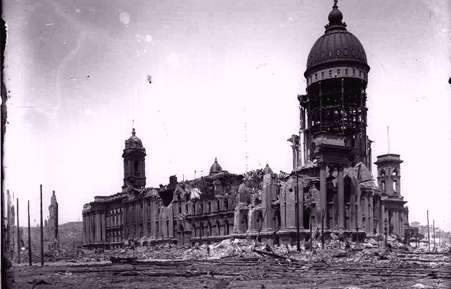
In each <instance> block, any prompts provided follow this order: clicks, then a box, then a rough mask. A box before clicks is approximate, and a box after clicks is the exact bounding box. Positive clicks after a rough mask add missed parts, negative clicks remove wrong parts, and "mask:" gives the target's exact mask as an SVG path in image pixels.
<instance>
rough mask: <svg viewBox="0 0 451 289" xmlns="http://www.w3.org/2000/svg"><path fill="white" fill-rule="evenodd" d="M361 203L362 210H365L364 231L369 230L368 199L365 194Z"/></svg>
mask: <svg viewBox="0 0 451 289" xmlns="http://www.w3.org/2000/svg"><path fill="white" fill-rule="evenodd" d="M363 204H364V206H365V208H364V212H365V232H367V233H369V232H370V210H369V201H368V196H367V195H365V197H364V200H363Z"/></svg>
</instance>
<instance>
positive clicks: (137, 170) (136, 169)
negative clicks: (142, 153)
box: [133, 161, 140, 176]
mask: <svg viewBox="0 0 451 289" xmlns="http://www.w3.org/2000/svg"><path fill="white" fill-rule="evenodd" d="M133 166H134V171H135V176H139V175H140V170H139V161H134V162H133Z"/></svg>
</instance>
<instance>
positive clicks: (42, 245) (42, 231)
mask: <svg viewBox="0 0 451 289" xmlns="http://www.w3.org/2000/svg"><path fill="white" fill-rule="evenodd" d="M39 192H40V197H41V205H40V211H41V266H44V228H43V220H42V184H41V185H40V186H39Z"/></svg>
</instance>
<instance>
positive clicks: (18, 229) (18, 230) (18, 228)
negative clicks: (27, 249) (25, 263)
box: [16, 198, 20, 264]
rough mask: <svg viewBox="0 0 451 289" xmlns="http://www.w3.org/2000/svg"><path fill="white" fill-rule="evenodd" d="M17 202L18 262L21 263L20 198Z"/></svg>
mask: <svg viewBox="0 0 451 289" xmlns="http://www.w3.org/2000/svg"><path fill="white" fill-rule="evenodd" d="M16 203H17V211H16V213H17V263H19V264H20V224H19V198H17V199H16Z"/></svg>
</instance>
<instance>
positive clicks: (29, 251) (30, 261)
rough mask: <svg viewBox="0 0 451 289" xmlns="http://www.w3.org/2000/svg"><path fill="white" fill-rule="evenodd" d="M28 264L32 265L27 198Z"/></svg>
mask: <svg viewBox="0 0 451 289" xmlns="http://www.w3.org/2000/svg"><path fill="white" fill-rule="evenodd" d="M28 265H30V266H31V265H32V260H31V229H30V200H28Z"/></svg>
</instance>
